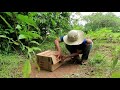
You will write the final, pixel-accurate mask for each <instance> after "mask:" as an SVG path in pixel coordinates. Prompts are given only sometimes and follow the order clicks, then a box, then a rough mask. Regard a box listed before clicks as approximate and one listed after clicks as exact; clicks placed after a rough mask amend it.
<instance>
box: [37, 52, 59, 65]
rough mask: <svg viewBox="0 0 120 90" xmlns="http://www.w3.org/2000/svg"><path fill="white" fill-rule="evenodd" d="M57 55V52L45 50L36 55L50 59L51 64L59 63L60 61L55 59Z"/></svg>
mask: <svg viewBox="0 0 120 90" xmlns="http://www.w3.org/2000/svg"><path fill="white" fill-rule="evenodd" d="M56 53H57V51H52V50H47V51H44V52H41V53H38V54H37V56H45V57H51V58H52V59H51V60H52V63H53V64H56V63H58V62H59V61H61V60H60V59H57V58H56V56H55V54H56Z"/></svg>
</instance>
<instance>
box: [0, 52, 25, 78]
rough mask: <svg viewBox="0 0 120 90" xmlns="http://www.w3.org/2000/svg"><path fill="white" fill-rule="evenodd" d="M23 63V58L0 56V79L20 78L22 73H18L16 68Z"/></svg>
mask: <svg viewBox="0 0 120 90" xmlns="http://www.w3.org/2000/svg"><path fill="white" fill-rule="evenodd" d="M23 62H24V58H23V57H22V56H19V55H18V54H9V55H3V54H0V78H19V77H22V73H21V71H18V68H19V65H20V64H23Z"/></svg>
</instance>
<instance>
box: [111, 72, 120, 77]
mask: <svg viewBox="0 0 120 90" xmlns="http://www.w3.org/2000/svg"><path fill="white" fill-rule="evenodd" d="M111 77H112V78H120V71H118V72H117V71H116V72H113V73H112V76H111Z"/></svg>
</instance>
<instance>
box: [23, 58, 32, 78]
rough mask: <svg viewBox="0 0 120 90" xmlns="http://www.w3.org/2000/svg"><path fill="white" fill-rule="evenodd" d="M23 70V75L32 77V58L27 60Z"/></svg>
mask: <svg viewBox="0 0 120 90" xmlns="http://www.w3.org/2000/svg"><path fill="white" fill-rule="evenodd" d="M22 72H23V77H24V78H29V77H30V73H31V64H30V60H26V61H25V63H24V66H23V70H22Z"/></svg>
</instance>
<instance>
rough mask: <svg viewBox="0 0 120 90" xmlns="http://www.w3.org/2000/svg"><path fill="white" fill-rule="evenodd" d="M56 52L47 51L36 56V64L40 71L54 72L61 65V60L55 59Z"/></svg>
mask: <svg viewBox="0 0 120 90" xmlns="http://www.w3.org/2000/svg"><path fill="white" fill-rule="evenodd" d="M56 52H57V51H51V50H47V51H44V52H41V53H38V54H37V63H38V65H39V67H40V69H44V70H48V71H54V70H55V69H57V68H58V67H60V66H61V65H62V64H63V62H61V60H59V59H58V60H57V59H56V56H55V53H56Z"/></svg>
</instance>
